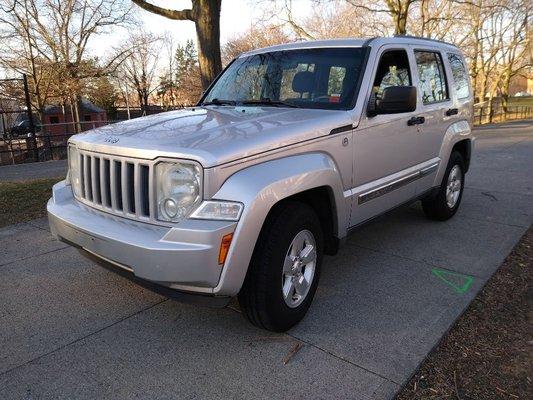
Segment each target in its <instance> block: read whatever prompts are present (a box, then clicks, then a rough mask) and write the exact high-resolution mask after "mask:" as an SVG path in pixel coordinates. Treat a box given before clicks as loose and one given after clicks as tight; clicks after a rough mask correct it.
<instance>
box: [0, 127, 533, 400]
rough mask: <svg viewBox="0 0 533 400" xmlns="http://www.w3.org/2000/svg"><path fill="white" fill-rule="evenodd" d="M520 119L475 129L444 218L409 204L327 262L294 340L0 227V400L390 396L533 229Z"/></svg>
mask: <svg viewBox="0 0 533 400" xmlns="http://www.w3.org/2000/svg"><path fill="white" fill-rule="evenodd" d="M525 125H526V126H524V124H523V123H522V124H521V125H520V124H510V125H509V127H507V128H505V127H503V128H502V127H499V128H492V127H489V128H486V129H481V130H478V133H477V135H478V141H477V151H476V152H475V156H474V159H473V161H472V166H471V171H470V172H469V174H468V175H467V185H466V190H465V194H464V198H463V203H462V205H461V209H460V210H459V212H458V214H457V215H456V216H455V218H453V219H452V220H450V221H448V222H444V223H437V222H432V221H429V220H427V219H425V218H424V216H423V215H422V212H421V210H420V208H419V206H418V205H416V204H415V205H413V206H411V207H409V208H404V209H401V210H397V211H396V212H394V213H392V214H389V215H386V216H383V217H380V218H379V219H377V220H375V221H374V222H372V223H370V224H368V225H366V226H364V227H362V228H361V229H359V230H358V231H357V232H356V233H355V234H353V235H352V236H351V237H350V238H349V239H348V242H347V245H346V246H345V247H344V248H343V249H342V250H341V252H340V253H339V254H338V255H337V256H335V257H326V258H325V260H324V267H323V274H322V277H321V282H320V286H319V290H318V292H317V296H316V298H315V301H314V304H313V305H312V307H311V309H310V311H309V314H308V315H307V317H306V318H305V319H304V321H302V323H301V324H299V325H298V326H297V327H296V328H294V329H292V330H291V331H290V332H289V333H288V334H272V333H269V332H265V331H262V330H259V329H256V328H254V327H252V326H251V325H249V324H248V323H247V322H246V321H245V320H244V318H243V317H242V316H241V315H240V314H239V312H238V308H237V307H236V305H232V306H231V307H229V308H225V309H222V310H214V309H208V308H201V307H195V306H191V305H184V304H179V303H176V302H173V301H171V300H166V299H164V298H162V297H160V296H158V295H155V294H152V293H150V292H148V291H145V290H143V289H141V288H139V287H137V286H135V285H133V284H131V283H129V282H128V281H126V280H124V279H123V278H121V277H119V276H117V275H115V274H113V273H111V272H108V271H107V270H104V269H102V268H100V267H97V266H95V265H93V264H91V263H90V262H89V261H86V260H85V259H83V258H81V257H80V256H79V255H78V254H77V252H76V251H75V250H73V249H72V248H69V247H67V246H65V245H64V244H62V243H59V242H56V241H54V240H53V239H51V237H50V235H49V232H48V231H47V225H46V221H45V220H38V221H33V222H31V223H27V224H20V225H16V226H12V227H8V228H4V229H1V230H0V273H1V276H2V278H1V279H0V349H1V351H0V398H1V399H6V400H7V399H37V398H39V399H49V398H54V399H57V398H64V399H96V398H106V399H112V398H116V399H132V398H138V399H175V398H180V399H181V398H187V399H220V398H232V399H252V398H253V399H285V398H293V399H325V398H334V399H389V398H392V397H393V396H394V395H395V393H396V392H397V391H398V390H399V389H400V387H401V385H402V384H404V383H405V382H406V381H407V380H408V379H409V377H410V376H411V374H413V373H414V371H415V369H416V368H417V366H418V365H419V364H420V363H421V362H422V361H423V360H424V358H425V357H426V355H427V353H428V352H429V351H430V350H431V349H432V348H433V347H434V346H435V344H436V343H437V342H438V341H439V339H440V338H441V337H442V335H443V334H444V333H445V332H446V331H447V330H448V329H449V328H450V326H451V325H452V324H453V322H454V321H455V319H456V318H457V317H458V316H459V315H460V314H461V313H462V312H463V311H464V309H465V308H466V307H467V305H468V304H469V303H470V301H471V300H472V299H473V298H474V297H475V295H476V293H477V292H478V291H479V290H480V289H481V287H482V286H483V284H484V283H485V282H486V280H487V279H488V278H489V277H490V276H491V275H492V274H493V273H494V272H495V270H496V269H497V268H498V266H499V265H500V264H501V262H502V261H503V259H504V258H505V256H506V255H507V254H508V253H509V252H510V250H511V249H512V247H513V246H514V245H515V244H516V242H517V241H518V240H519V238H520V237H521V235H522V234H523V233H524V232H525V231H526V229H527V227H529V225H530V224H531V223H532V222H533V174H532V171H533V125H532V124H531V123H529V124H525ZM511 328H512V327H511ZM298 342H301V343H302V344H303V347H302V348H301V349H300V350H299V351H298V352H297V353H296V354H294V355H293V356H292V358H291V359H290V360H289V362H288V363H287V364H286V365H284V362H283V360H284V359H285V357H286V356H287V354H288V353H289V352H290V350H291V349H292V348H293V347H294V345H295V344H296V343H298Z"/></svg>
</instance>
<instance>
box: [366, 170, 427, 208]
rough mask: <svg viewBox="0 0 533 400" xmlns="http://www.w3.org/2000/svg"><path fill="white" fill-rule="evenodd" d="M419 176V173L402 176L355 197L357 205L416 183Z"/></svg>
mask: <svg viewBox="0 0 533 400" xmlns="http://www.w3.org/2000/svg"><path fill="white" fill-rule="evenodd" d="M420 176H421V175H420V171H417V172H413V173H412V174H409V175H407V176H404V177H403V178H400V179H396V180H394V181H392V182H390V183H387V184H385V185H382V186H379V187H377V188H375V189H372V190H369V191H368V192H364V193H362V194H360V195H359V196H358V197H357V204H363V203H366V202H367V201H370V200H374V199H376V198H378V197H381V196H383V195H386V194H387V193H389V192H392V191H393V190H396V189H399V188H400V187H402V186H405V185H407V184H409V183H411V182H414V181H416V180H417V179H418V178H420Z"/></svg>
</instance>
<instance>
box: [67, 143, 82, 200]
mask: <svg viewBox="0 0 533 400" xmlns="http://www.w3.org/2000/svg"><path fill="white" fill-rule="evenodd" d="M68 180H69V181H70V184H71V185H72V191H73V193H74V196H76V197H79V196H81V176H80V154H79V153H78V149H77V148H76V146H74V145H69V146H68Z"/></svg>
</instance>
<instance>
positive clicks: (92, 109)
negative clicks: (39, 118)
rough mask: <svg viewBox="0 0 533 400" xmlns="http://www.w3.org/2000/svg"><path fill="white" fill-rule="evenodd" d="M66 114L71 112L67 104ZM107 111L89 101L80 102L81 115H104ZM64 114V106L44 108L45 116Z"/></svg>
mask: <svg viewBox="0 0 533 400" xmlns="http://www.w3.org/2000/svg"><path fill="white" fill-rule="evenodd" d="M65 112H66V113H69V112H70V105H69V104H65ZM103 112H105V110H104V109H103V108H100V107H98V106H96V105H94V104H93V103H91V102H90V101H89V100H87V99H81V101H80V113H103ZM62 113H63V107H62V106H55V105H48V106H45V107H44V114H62Z"/></svg>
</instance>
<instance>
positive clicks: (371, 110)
mask: <svg viewBox="0 0 533 400" xmlns="http://www.w3.org/2000/svg"><path fill="white" fill-rule="evenodd" d="M375 96H376V95H375V94H374V93H373V94H372V96H371V98H370V102H369V103H368V110H367V114H368V116H369V117H374V116H376V115H378V114H399V113H404V112H412V111H415V110H416V88H415V87H414V86H390V87H388V88H385V89H384V90H383V94H382V95H381V99H376V98H375Z"/></svg>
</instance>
